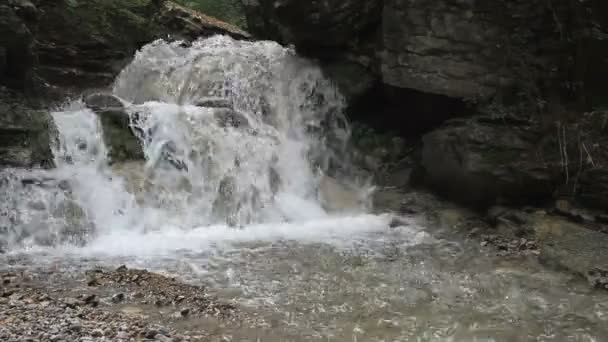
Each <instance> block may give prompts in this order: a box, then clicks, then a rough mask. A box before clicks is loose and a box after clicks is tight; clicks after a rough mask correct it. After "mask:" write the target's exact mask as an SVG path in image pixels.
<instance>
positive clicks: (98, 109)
mask: <svg viewBox="0 0 608 342" xmlns="http://www.w3.org/2000/svg"><path fill="white" fill-rule="evenodd" d="M84 101H85V103H86V105H87V106H88V107H89V108H90V109H91V110H93V111H94V112H95V113H96V114H97V115H98V116H99V118H100V121H101V125H102V128H103V140H104V142H105V143H106V145H107V146H108V149H109V152H108V154H109V157H110V158H111V160H112V162H124V161H130V160H143V159H144V152H143V148H142V145H141V142H140V140H139V138H138V137H137V135H136V134H135V132H134V129H133V127H132V125H131V119H130V117H129V114H128V113H127V111H126V110H125V108H124V106H123V104H122V102H121V101H120V100H119V99H118V98H116V97H115V96H113V95H109V94H101V93H97V94H91V95H89V96H87V97H86V98H85V100H84Z"/></svg>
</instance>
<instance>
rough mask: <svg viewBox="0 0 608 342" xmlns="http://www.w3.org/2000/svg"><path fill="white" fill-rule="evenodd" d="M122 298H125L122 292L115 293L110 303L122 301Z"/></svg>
mask: <svg viewBox="0 0 608 342" xmlns="http://www.w3.org/2000/svg"><path fill="white" fill-rule="evenodd" d="M123 300H125V294H124V293H117V294H115V295H113V296H112V303H114V304H118V303H120V302H122V301H123Z"/></svg>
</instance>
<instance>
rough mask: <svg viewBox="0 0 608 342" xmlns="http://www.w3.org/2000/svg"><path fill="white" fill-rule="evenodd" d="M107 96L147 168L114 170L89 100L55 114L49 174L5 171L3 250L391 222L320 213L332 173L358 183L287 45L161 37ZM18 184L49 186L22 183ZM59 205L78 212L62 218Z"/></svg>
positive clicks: (130, 250) (327, 86)
mask: <svg viewBox="0 0 608 342" xmlns="http://www.w3.org/2000/svg"><path fill="white" fill-rule="evenodd" d="M113 93H114V95H115V96H117V97H119V98H120V99H121V100H122V101H123V103H124V105H125V107H126V111H127V112H128V115H129V116H130V121H131V126H132V127H133V131H134V132H136V134H137V135H138V138H139V139H140V140H141V143H142V145H143V151H144V154H145V157H146V160H145V161H142V162H137V161H135V162H119V163H112V161H111V160H109V158H108V148H107V144H106V143H104V141H103V127H102V125H101V123H100V120H99V118H98V116H97V114H95V113H94V112H93V111H91V110H90V109H88V108H86V106H85V105H84V103H82V102H78V101H77V102H73V103H70V104H69V105H67V106H66V107H65V108H62V109H61V110H59V111H56V112H54V113H52V115H53V118H54V121H55V123H56V126H57V129H58V132H59V137H58V138H59V139H58V140H59V143H58V144H57V146H54V154H55V157H56V165H57V168H56V169H54V170H50V171H42V170H36V171H29V172H26V171H23V170H5V171H4V173H5V174H7V175H9V174H10V175H12V178H11V177H5V179H6V180H7V181H5V182H3V186H4V188H5V189H10V191H4V192H3V196H5V197H7V198H6V199H3V200H2V201H1V203H2V205H3V206H4V208H3V211H4V212H6V213H12V214H11V215H12V217H9V216H11V215H3V216H2V218H0V219H2V220H4V221H3V222H0V223H1V224H2V225H3V226H4V227H12V228H11V229H12V230H13V231H11V232H7V233H5V234H3V236H4V240H5V242H4V244H5V245H8V248H9V249H21V248H23V247H25V248H32V247H35V246H41V245H42V246H52V247H54V248H59V249H60V250H65V251H68V250H69V251H71V252H75V251H77V250H79V251H81V252H82V253H85V254H86V253H101V252H103V253H107V254H109V255H122V256H124V255H140V254H141V255H152V254H165V253H169V252H172V251H175V250H179V249H192V250H201V249H205V248H210V246H215V245H217V244H218V243H224V242H243V241H255V240H266V241H272V240H277V239H286V240H294V239H295V240H303V241H310V242H328V243H330V242H332V241H333V243H338V242H339V241H341V240H345V239H346V240H348V239H351V238H352V237H353V236H357V235H360V234H362V233H365V232H374V231H378V230H380V229H384V228H385V227H386V224H387V218H386V217H380V216H373V215H365V214H364V205H361V206H360V207H357V208H354V210H353V208H350V209H351V210H350V214H348V215H347V214H345V213H330V212H327V211H326V210H325V209H324V208H326V207H327V206H325V205H324V203H323V202H322V200H321V199H322V197H323V196H321V192H322V191H323V189H322V188H321V183H322V180H323V179H324V177H326V175H327V174H328V173H333V174H335V175H338V176H339V177H340V179H341V181H342V182H343V183H347V184H349V185H350V186H351V187H353V188H355V189H357V187H360V183H358V180H357V179H356V177H355V176H354V173H353V172H351V171H352V170H353V169H352V167H351V166H350V165H349V163H348V160H347V159H346V158H345V157H344V156H345V155H346V153H344V148H345V147H346V143H347V140H348V138H349V136H350V133H349V129H348V125H347V124H346V120H345V118H344V117H343V114H342V113H343V109H344V101H343V98H342V97H341V95H340V94H339V93H338V92H337V91H336V89H335V87H334V86H333V85H332V84H331V83H330V82H329V81H328V80H327V79H325V78H324V77H323V75H322V72H321V71H320V69H319V68H318V67H316V66H315V65H313V64H311V63H310V62H308V61H306V60H303V59H301V58H299V57H298V56H296V55H295V53H294V52H293V51H292V50H290V49H286V48H284V47H282V46H280V45H278V44H276V43H274V42H241V41H235V40H233V39H231V38H228V37H224V36H216V37H213V38H209V39H205V40H199V41H197V42H194V43H193V44H192V45H191V46H185V45H184V44H182V43H179V42H175V43H166V42H164V41H157V42H154V43H152V44H150V45H148V46H145V47H144V48H143V49H142V50H141V51H140V52H138V54H137V55H136V57H135V59H134V61H133V62H132V63H131V64H130V65H129V66H127V67H126V68H125V69H124V70H123V71H122V73H121V74H120V75H119V77H118V78H117V80H116V82H115V86H114V89H113ZM227 122H228V123H227ZM24 178H33V179H37V180H40V179H42V180H43V181H37V182H38V183H40V184H38V185H28V186H25V185H21V184H19V180H22V179H24ZM356 192H357V191H355V192H354V193H356ZM366 193H367V191H366V190H364V189H361V191H360V194H361V195H360V197H361V198H358V199H357V201H358V202H357V201H354V202H357V203H359V202H360V203H363V202H364V194H366ZM357 196H358V195H357ZM33 202H36V203H33ZM38 202H40V203H38ZM63 202H67V203H69V204H70V206H71V208H72V207H73V208H72V209H73V210H72V211H69V212H62V213H57V210H56V207H57V206H58V203H63ZM32 203H33V204H32ZM64 206H65V205H64ZM353 211H354V212H355V214H353ZM356 212H359V213H360V214H356ZM62 215H63V216H62ZM57 217H59V218H61V219H60V220H59V219H57ZM15 227H17V228H18V229H15ZM6 230H9V229H6ZM6 236H10V239H9V238H6ZM75 242H76V244H77V245H78V247H77V249H76V250H75V249H74V247H70V246H73V244H74V243H75ZM65 244H67V245H68V247H65V246H64V245H65Z"/></svg>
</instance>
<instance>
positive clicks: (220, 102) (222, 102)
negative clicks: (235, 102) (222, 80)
mask: <svg viewBox="0 0 608 342" xmlns="http://www.w3.org/2000/svg"><path fill="white" fill-rule="evenodd" d="M195 106H198V107H211V108H227V109H233V106H232V102H231V101H230V99H227V98H224V97H207V98H203V99H200V100H199V101H197V102H196V103H195Z"/></svg>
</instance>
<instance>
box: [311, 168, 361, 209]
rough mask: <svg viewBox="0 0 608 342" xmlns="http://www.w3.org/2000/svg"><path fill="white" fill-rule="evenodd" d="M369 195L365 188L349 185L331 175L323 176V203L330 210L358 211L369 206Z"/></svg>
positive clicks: (321, 189)
mask: <svg viewBox="0 0 608 342" xmlns="http://www.w3.org/2000/svg"><path fill="white" fill-rule="evenodd" d="M367 197H368V196H367V193H366V192H365V191H364V190H361V189H354V188H351V187H348V186H346V185H345V184H342V183H340V182H339V181H338V180H337V179H334V178H332V177H329V176H323V178H322V179H321V182H320V184H319V199H320V201H321V205H322V206H323V208H324V209H325V210H327V211H330V212H348V211H352V212H358V211H360V210H362V209H365V207H366V206H367V204H368V203H367V202H368V198H367Z"/></svg>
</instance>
